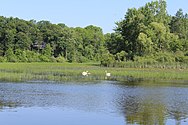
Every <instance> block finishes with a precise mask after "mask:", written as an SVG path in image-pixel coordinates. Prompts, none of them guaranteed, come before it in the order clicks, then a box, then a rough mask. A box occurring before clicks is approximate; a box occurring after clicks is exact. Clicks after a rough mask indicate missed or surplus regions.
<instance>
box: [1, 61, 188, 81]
mask: <svg viewBox="0 0 188 125" xmlns="http://www.w3.org/2000/svg"><path fill="white" fill-rule="evenodd" d="M83 71H89V72H90V73H91V74H90V75H89V76H87V77H84V76H82V75H81V73H82V72H83ZM105 71H108V72H110V73H111V77H108V78H107V79H106V78H105ZM35 80H42V81H43V80H48V81H57V82H61V81H95V80H114V81H128V82H131V81H142V80H156V81H157V80H172V81H173V80H188V70H187V69H181V70H179V69H159V68H106V67H100V66H99V64H92V63H84V64H78V63H1V64H0V81H6V82H25V81H35Z"/></svg>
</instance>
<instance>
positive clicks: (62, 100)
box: [0, 81, 188, 125]
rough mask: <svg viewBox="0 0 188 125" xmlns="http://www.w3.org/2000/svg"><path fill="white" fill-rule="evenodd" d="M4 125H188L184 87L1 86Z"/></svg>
mask: <svg viewBox="0 0 188 125" xmlns="http://www.w3.org/2000/svg"><path fill="white" fill-rule="evenodd" d="M0 123H1V124H2V125H63V124H64V125H187V124H188V85H178V86H177V85H161V84H160V85H159V84H157V83H156V84H153V85H148V84H147V85H143V84H142V85H135V84H134V85H130V84H119V83H118V82H113V81H99V82H92V83H86V82H84V83H77V82H75V83H74V82H68V83H55V82H49V81H43V82H42V81H33V82H27V83H0Z"/></svg>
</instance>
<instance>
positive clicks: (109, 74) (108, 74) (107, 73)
mask: <svg viewBox="0 0 188 125" xmlns="http://www.w3.org/2000/svg"><path fill="white" fill-rule="evenodd" d="M105 72H106V76H105V79H107V78H108V77H110V76H111V73H109V72H107V71H105Z"/></svg>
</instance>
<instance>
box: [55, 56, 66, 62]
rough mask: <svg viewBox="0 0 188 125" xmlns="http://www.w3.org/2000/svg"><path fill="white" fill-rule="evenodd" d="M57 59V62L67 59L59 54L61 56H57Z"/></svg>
mask: <svg viewBox="0 0 188 125" xmlns="http://www.w3.org/2000/svg"><path fill="white" fill-rule="evenodd" d="M56 61H57V62H60V63H63V62H65V61H66V60H65V58H64V57H63V56H59V57H57V58H56Z"/></svg>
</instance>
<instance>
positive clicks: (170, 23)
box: [0, 0, 188, 67]
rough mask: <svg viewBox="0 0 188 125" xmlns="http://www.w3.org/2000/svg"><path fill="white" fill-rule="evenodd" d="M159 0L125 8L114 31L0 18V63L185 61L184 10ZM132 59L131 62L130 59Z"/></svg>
mask: <svg viewBox="0 0 188 125" xmlns="http://www.w3.org/2000/svg"><path fill="white" fill-rule="evenodd" d="M166 8H167V3H166V1H165V0H156V1H152V2H148V3H146V4H145V6H143V7H140V8H138V9H136V8H129V9H128V10H127V12H126V14H125V16H124V18H123V19H122V20H121V21H119V22H116V28H115V32H113V33H107V34H103V31H102V29H101V28H100V27H97V26H93V25H89V26H86V27H84V28H81V27H76V28H72V27H68V26H66V25H65V24H52V23H51V22H49V21H44V20H43V21H39V22H37V21H35V20H30V21H25V20H22V19H18V18H12V17H10V18H6V17H2V16H1V17H0V58H1V59H0V62H4V61H7V62H56V61H57V62H79V63H83V62H92V61H93V62H99V61H101V64H102V65H104V66H108V67H109V66H113V67H118V66H119V67H125V65H130V66H131V67H134V66H136V65H137V64H141V65H142V64H144V65H145V64H153V63H156V62H159V63H176V62H177V63H187V55H188V54H187V52H188V30H187V29H188V14H186V13H183V10H182V9H179V10H178V11H177V13H176V14H175V16H170V15H169V14H168V13H167V10H166ZM131 63H132V64H131Z"/></svg>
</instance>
